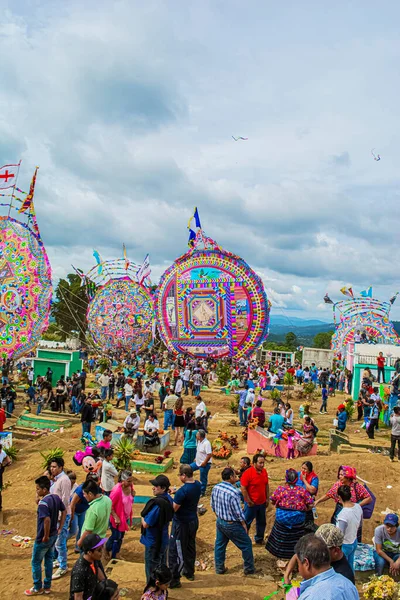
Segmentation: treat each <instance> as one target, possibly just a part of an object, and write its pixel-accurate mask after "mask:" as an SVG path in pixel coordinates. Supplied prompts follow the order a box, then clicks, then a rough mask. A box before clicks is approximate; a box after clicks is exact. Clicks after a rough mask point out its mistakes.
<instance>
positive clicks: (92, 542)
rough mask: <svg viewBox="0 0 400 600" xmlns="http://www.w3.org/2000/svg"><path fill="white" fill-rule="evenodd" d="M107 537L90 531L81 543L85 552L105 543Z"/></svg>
mask: <svg viewBox="0 0 400 600" xmlns="http://www.w3.org/2000/svg"><path fill="white" fill-rule="evenodd" d="M106 541H107V538H101V537H100V536H99V535H97V533H89V535H87V536H86V537H85V538H84V539H83V542H82V544H81V548H82V550H83V551H84V552H89V550H94V549H95V548H99V547H100V546H102V545H103V544H105V543H106Z"/></svg>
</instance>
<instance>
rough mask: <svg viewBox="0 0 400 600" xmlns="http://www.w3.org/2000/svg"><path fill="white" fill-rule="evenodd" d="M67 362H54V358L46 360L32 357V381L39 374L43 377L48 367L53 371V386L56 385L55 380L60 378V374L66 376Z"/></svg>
mask: <svg viewBox="0 0 400 600" xmlns="http://www.w3.org/2000/svg"><path fill="white" fill-rule="evenodd" d="M68 364H69V363H67V362H56V361H55V360H46V359H43V358H42V359H40V358H34V359H33V372H34V381H36V377H38V376H39V375H41V376H42V377H44V376H45V375H46V371H47V369H48V367H50V369H51V370H52V371H53V382H52V383H53V387H54V386H55V385H56V383H57V381H58V380H59V379H60V377H61V375H64V377H65V378H66V377H67V375H68V373H67V367H68Z"/></svg>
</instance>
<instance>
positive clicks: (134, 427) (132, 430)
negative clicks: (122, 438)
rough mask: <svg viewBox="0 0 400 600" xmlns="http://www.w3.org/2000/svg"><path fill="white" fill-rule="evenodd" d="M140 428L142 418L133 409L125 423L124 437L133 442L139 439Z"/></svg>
mask: <svg viewBox="0 0 400 600" xmlns="http://www.w3.org/2000/svg"><path fill="white" fill-rule="evenodd" d="M139 427H140V417H139V415H138V414H137V412H136V410H135V409H132V410H131V412H130V414H129V415H128V416H127V417H126V419H125V421H124V435H126V437H128V438H131V439H133V440H136V439H137V436H138V431H139Z"/></svg>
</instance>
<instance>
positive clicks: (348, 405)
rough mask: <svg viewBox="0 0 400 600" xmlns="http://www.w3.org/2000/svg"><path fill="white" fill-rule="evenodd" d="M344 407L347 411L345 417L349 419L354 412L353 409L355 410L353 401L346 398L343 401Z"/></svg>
mask: <svg viewBox="0 0 400 600" xmlns="http://www.w3.org/2000/svg"><path fill="white" fill-rule="evenodd" d="M344 407H345V409H346V412H347V417H348V419H349V420H350V419H351V418H352V416H353V414H354V410H355V406H354V401H353V399H352V398H347V400H346V402H345V403H344Z"/></svg>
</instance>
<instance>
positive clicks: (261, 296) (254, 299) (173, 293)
mask: <svg viewBox="0 0 400 600" xmlns="http://www.w3.org/2000/svg"><path fill="white" fill-rule="evenodd" d="M195 216H196V224H197V225H198V226H199V224H200V221H199V220H198V214H197V210H196V213H195ZM190 232H191V235H190V238H189V245H190V249H189V251H188V252H186V254H184V255H183V256H181V257H180V258H177V259H176V260H175V262H174V263H173V265H172V266H171V267H170V268H169V269H167V271H165V273H164V274H163V276H162V277H161V281H160V284H159V287H158V290H157V294H156V315H157V323H158V328H159V332H160V335H161V338H162V340H163V342H164V343H165V345H166V346H167V348H168V349H169V350H170V351H171V352H174V353H182V354H189V355H191V356H194V357H206V356H213V357H216V358H217V357H222V356H232V357H234V358H240V357H242V356H247V355H249V354H252V353H253V352H254V350H255V349H256V348H257V346H258V345H259V344H260V343H261V342H262V341H263V340H265V338H266V336H267V335H268V324H269V305H268V301H267V297H266V294H265V290H264V286H263V283H262V281H261V279H260V278H259V277H258V275H256V273H254V271H253V270H252V269H251V268H250V267H249V266H248V265H247V264H246V263H245V261H244V260H243V259H242V258H240V257H239V256H236V255H235V254H232V253H231V252H228V251H226V250H224V249H223V248H221V247H220V246H218V244H216V242H214V241H213V240H212V239H211V238H208V237H206V236H205V235H204V233H203V231H202V229H201V227H198V231H197V234H195V233H194V232H193V231H192V230H191V229H190Z"/></svg>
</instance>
